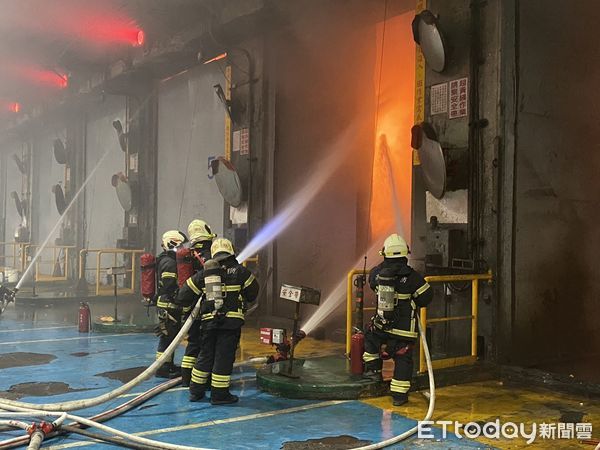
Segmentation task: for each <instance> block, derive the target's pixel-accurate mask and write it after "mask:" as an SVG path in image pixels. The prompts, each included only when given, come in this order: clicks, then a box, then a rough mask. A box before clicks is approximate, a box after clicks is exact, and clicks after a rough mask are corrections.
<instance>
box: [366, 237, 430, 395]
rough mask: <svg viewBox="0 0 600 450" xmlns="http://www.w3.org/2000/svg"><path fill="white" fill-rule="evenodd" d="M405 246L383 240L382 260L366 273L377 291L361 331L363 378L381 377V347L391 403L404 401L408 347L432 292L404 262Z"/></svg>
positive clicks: (409, 369)
mask: <svg viewBox="0 0 600 450" xmlns="http://www.w3.org/2000/svg"><path fill="white" fill-rule="evenodd" d="M409 253H410V252H409V249H408V245H407V244H406V242H405V241H404V239H402V238H401V237H400V236H398V235H397V234H395V233H394V234H391V235H390V236H388V237H387V239H386V240H385V242H384V246H383V249H382V250H381V251H380V255H382V256H383V257H384V259H383V262H382V263H380V264H379V265H377V266H376V267H374V268H373V269H372V270H371V273H370V274H369V286H370V287H371V289H373V290H374V291H375V292H376V294H377V312H376V313H375V315H374V316H373V318H372V319H371V326H370V327H369V329H368V330H367V332H366V333H365V352H364V353H363V360H364V361H365V377H367V378H371V379H375V380H381V368H382V365H383V361H382V360H381V351H382V349H381V347H382V345H384V344H385V346H386V347H385V352H386V353H387V354H388V355H389V356H390V357H392V358H393V359H394V376H393V378H392V381H391V384H390V391H391V394H392V400H393V404H394V406H400V405H403V404H404V403H406V402H407V401H408V391H409V389H410V380H411V379H412V373H413V360H412V350H413V347H414V344H415V341H416V340H417V337H418V333H417V331H418V330H417V324H416V321H417V317H416V313H417V310H418V308H422V307H424V306H427V305H428V304H429V303H430V302H431V299H432V297H433V291H432V289H431V287H430V286H429V283H427V282H426V281H425V280H424V279H423V277H422V276H421V275H420V274H419V273H418V272H416V271H415V270H413V269H412V268H411V267H410V266H409V265H408V259H407V257H408V254H409Z"/></svg>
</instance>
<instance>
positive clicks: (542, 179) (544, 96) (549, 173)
mask: <svg viewBox="0 0 600 450" xmlns="http://www.w3.org/2000/svg"><path fill="white" fill-rule="evenodd" d="M519 5H520V9H519V16H520V20H519V22H518V23H519V27H518V30H519V38H520V39H519V42H518V52H519V55H518V63H519V71H518V79H517V83H518V84H517V86H518V97H517V98H518V127H517V130H516V131H517V150H516V151H517V159H516V170H515V174H516V179H517V181H516V202H515V205H514V206H515V214H516V216H515V217H516V230H515V231H516V233H515V268H514V269H515V274H516V278H515V281H516V284H515V286H516V291H515V299H514V301H515V304H514V310H513V311H514V316H513V320H514V343H513V344H514V345H513V349H514V350H513V351H514V353H513V354H512V355H511V360H512V361H514V362H518V363H523V364H532V363H535V362H539V361H547V360H555V359H565V358H567V357H568V356H572V355H576V354H584V353H588V354H591V353H598V352H600V339H598V338H597V336H598V332H599V331H600V325H599V324H598V320H597V318H598V317H600V302H598V298H599V296H600V281H599V280H600V266H599V265H598V263H597V260H598V256H597V255H598V248H599V246H600V227H599V226H598V223H599V221H600V209H599V208H598V193H597V189H596V186H597V183H598V173H599V172H600V152H599V151H598V146H599V145H600V144H599V142H600V127H599V126H598V124H599V123H600V106H599V104H598V102H597V92H596V91H597V89H596V85H597V81H598V79H600V63H599V61H600V48H599V47H598V45H597V28H598V27H597V24H598V23H600V9H599V8H598V4H597V2H595V1H593V0H588V1H577V2H545V1H542V0H529V1H527V2H519Z"/></svg>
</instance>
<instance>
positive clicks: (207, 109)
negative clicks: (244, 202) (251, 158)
mask: <svg viewBox="0 0 600 450" xmlns="http://www.w3.org/2000/svg"><path fill="white" fill-rule="evenodd" d="M218 83H220V84H221V85H222V86H223V87H224V86H225V82H224V78H223V74H222V73H221V71H220V70H219V68H218V66H217V65H209V66H202V67H198V68H197V69H194V70H192V71H190V72H188V73H186V74H183V75H180V76H179V77H177V78H175V79H172V80H169V81H167V82H164V83H163V84H162V85H161V86H160V91H159V99H158V207H157V215H158V216H157V239H160V236H161V235H162V233H163V232H164V231H165V230H168V229H175V228H179V229H181V230H183V231H184V232H185V231H186V230H187V226H188V224H189V223H190V221H191V220H192V219H194V218H202V219H204V220H206V221H207V222H208V223H209V224H210V225H211V227H212V228H213V231H216V232H217V233H218V234H219V235H221V234H222V231H223V198H222V197H221V195H220V194H219V190H218V189H217V186H216V184H215V182H214V181H213V180H211V179H210V178H209V174H208V161H209V159H210V158H212V157H215V156H219V155H222V154H223V152H224V127H225V125H224V123H225V118H224V114H225V110H224V109H223V106H222V105H221V104H220V103H219V100H218V99H217V96H216V95H215V91H214V88H213V86H214V85H215V84H218Z"/></svg>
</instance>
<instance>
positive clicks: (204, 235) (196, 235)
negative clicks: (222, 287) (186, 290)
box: [180, 219, 217, 387]
mask: <svg viewBox="0 0 600 450" xmlns="http://www.w3.org/2000/svg"><path fill="white" fill-rule="evenodd" d="M187 231H188V236H189V239H190V249H191V251H192V255H193V256H194V270H195V272H198V271H199V270H202V267H204V263H205V262H206V261H208V260H209V259H210V247H211V245H212V241H213V239H214V238H215V237H217V235H216V234H214V233H213V232H212V230H211V228H210V226H209V225H208V224H207V223H206V222H205V221H204V220H201V219H194V220H192V221H191V222H190V224H189V225H188V229H187ZM180 281H181V282H183V280H180ZM200 323H201V322H200V319H199V318H198V319H196V320H195V321H194V323H193V324H192V326H191V328H190V330H189V332H188V344H187V347H186V348H185V354H184V356H183V360H182V362H181V384H182V386H185V387H188V386H189V385H190V381H191V379H192V369H193V368H194V366H195V365H196V361H197V359H198V353H200Z"/></svg>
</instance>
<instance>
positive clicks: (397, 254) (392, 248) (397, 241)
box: [379, 233, 410, 258]
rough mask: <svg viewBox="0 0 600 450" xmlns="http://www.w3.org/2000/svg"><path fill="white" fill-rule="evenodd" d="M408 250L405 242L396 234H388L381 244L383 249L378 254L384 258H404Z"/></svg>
mask: <svg viewBox="0 0 600 450" xmlns="http://www.w3.org/2000/svg"><path fill="white" fill-rule="evenodd" d="M409 253H410V250H409V249H408V244H407V243H406V241H405V240H404V239H403V238H401V237H400V236H398V235H397V234H396V233H393V234H390V235H389V236H388V237H387V238H386V240H385V241H384V243H383V248H382V249H381V251H380V252H379V254H380V255H381V256H385V257H386V258H406V257H407V256H408V254H409Z"/></svg>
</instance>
